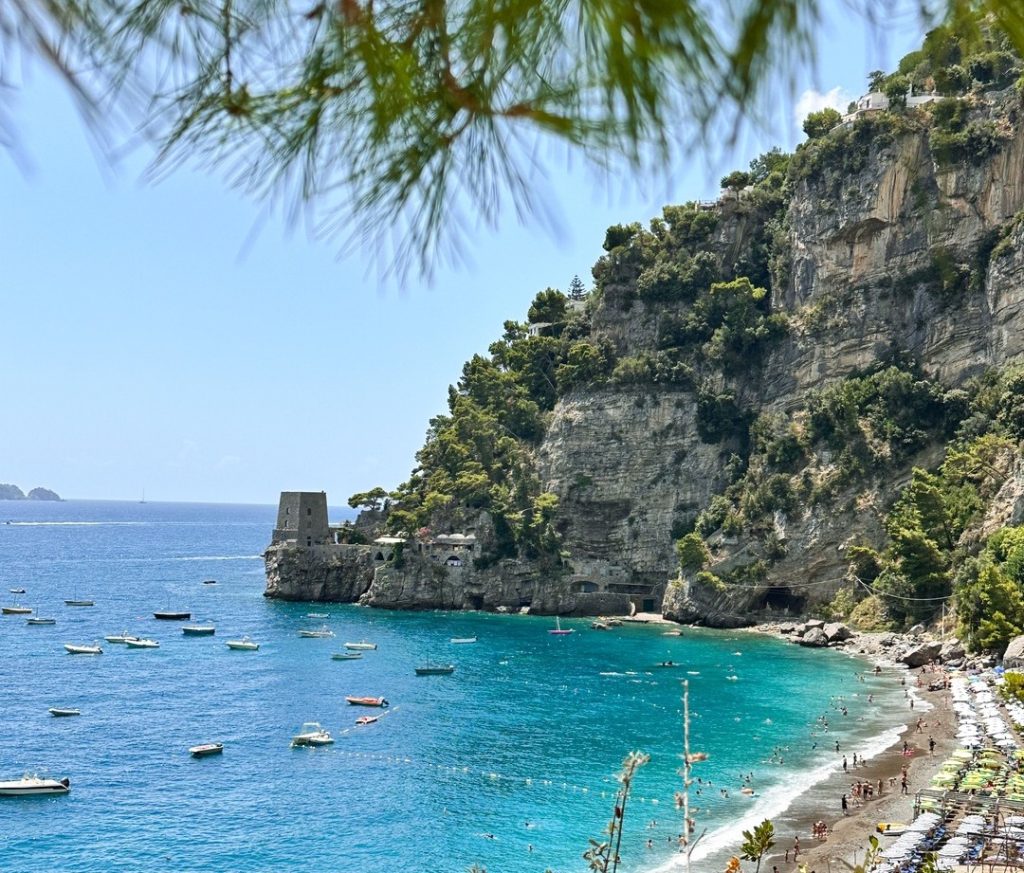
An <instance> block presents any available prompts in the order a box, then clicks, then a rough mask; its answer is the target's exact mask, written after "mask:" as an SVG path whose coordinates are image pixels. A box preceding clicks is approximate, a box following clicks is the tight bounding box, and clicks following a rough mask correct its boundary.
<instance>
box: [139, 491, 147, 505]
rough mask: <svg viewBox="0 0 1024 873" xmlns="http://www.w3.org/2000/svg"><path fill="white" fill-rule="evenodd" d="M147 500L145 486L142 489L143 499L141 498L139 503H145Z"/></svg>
mask: <svg viewBox="0 0 1024 873" xmlns="http://www.w3.org/2000/svg"><path fill="white" fill-rule="evenodd" d="M145 502H146V489H145V488H143V489H142V500H140V501H139V503H145Z"/></svg>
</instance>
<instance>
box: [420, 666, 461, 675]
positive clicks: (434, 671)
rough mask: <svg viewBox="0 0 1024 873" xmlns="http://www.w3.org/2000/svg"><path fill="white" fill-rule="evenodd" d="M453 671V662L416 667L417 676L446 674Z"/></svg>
mask: <svg viewBox="0 0 1024 873" xmlns="http://www.w3.org/2000/svg"><path fill="white" fill-rule="evenodd" d="M454 672H455V665H454V664H437V665H430V664H428V665H427V666H425V667H417V668H416V675H417V676H448V675H450V674H452V673H454Z"/></svg>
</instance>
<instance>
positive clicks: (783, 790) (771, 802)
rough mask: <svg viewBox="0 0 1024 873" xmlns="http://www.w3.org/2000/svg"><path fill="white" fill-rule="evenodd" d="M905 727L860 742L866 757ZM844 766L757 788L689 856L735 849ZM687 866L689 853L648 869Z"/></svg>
mask: <svg viewBox="0 0 1024 873" xmlns="http://www.w3.org/2000/svg"><path fill="white" fill-rule="evenodd" d="M905 729H906V725H905V724H899V725H895V726H893V727H891V728H889V729H887V730H886V731H884V732H883V733H881V734H878V735H877V736H875V737H871V738H869V739H868V740H866V741H865V742H864V743H863V744H858V745H861V746H862V747H863V749H864V752H863V757H864V758H865V759H867V760H870V759H871V758H873V757H875V756H876V755H879V754H881V753H882V752H884V751H885V750H886V749H888V748H890V747H892V746H894V745H896V743H897V742H899V739H900V736H901V735H902V733H903V731H904V730H905ZM842 766H843V764H842V761H841V760H831V761H829V762H828V763H825V764H820V765H818V766H817V767H814V768H813V769H810V770H807V771H804V772H803V773H799V774H798V773H793V774H791V775H790V776H788V777H787V778H786V779H785V781H784V782H783V783H781V784H779V785H773V786H772V787H771V788H768V789H767V790H765V792H764V793H763V794H762V793H760V792H758V795H757V803H755V804H754V806H753V807H751V809H750V810H749V811H748V812H747V813H745V814H744V815H742V816H740V817H739V818H737V819H735V820H734V821H732V822H730V823H729V824H727V825H722V826H721V827H719V828H716V829H715V830H713V831H711V832H710V833H709V834H707V835H706V836H705V837H704V838H703V839H702V840H701V841H700V842H699V843H697V846H696V848H695V849H694V850H693V854H692V855H691V856H690V860H691V862H696V861H701V860H703V859H705V858H708V857H709V856H711V855H714V854H716V853H718V852H723V851H735V850H736V849H737V848H738V847H739V844H740V843H741V842H742V839H743V837H742V834H743V831H745V830H751V829H752V828H754V827H755V826H756V825H759V824H760V823H761V822H762V821H764V820H765V819H771V820H773V821H775V820H776V819H778V818H779V816H781V815H782V814H783V813H784V812H786V811H787V810H788V809H789V808H790V807H791V806H793V804H794V803H795V802H798V801H799V799H800V798H801V797H802V796H803V795H804V794H806V793H807V792H808V791H809V790H810V789H811V788H813V787H814V786H815V785H818V784H819V783H821V782H824V781H825V780H826V779H828V778H829V777H830V776H831V775H832V774H833V773H837V772H838V771H839V770H841V769H842ZM698 824H699V823H698ZM776 824H777V823H776ZM721 866H722V865H719V866H718V867H717V868H716V869H720V868H721ZM685 868H686V857H685V856H684V855H682V854H679V855H675V856H673V857H672V858H670V859H669V860H667V861H664V862H662V863H661V864H659V865H658V866H656V867H654V868H651V870H650V871H649V873H674V871H678V870H683V869H685Z"/></svg>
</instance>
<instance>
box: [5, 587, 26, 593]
mask: <svg viewBox="0 0 1024 873" xmlns="http://www.w3.org/2000/svg"><path fill="white" fill-rule="evenodd" d="M7 590H8V591H10V592H11V594H24V593H25V589H24V588H8V589H7Z"/></svg>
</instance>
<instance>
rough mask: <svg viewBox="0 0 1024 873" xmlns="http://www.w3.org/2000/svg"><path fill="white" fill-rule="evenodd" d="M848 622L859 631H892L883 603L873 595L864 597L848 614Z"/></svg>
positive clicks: (891, 624) (890, 621)
mask: <svg viewBox="0 0 1024 873" xmlns="http://www.w3.org/2000/svg"><path fill="white" fill-rule="evenodd" d="M848 622H849V624H850V626H851V627H853V628H855V629H856V630H860V631H885V630H892V629H893V623H892V620H891V619H890V618H889V615H888V613H887V612H886V609H885V602H884V601H883V600H882V598H881V597H878V596H877V595H875V594H872V595H869V596H868V597H865V598H864V599H863V600H862V601H861V602H860V603H858V604H857V605H856V606H855V607H854V608H853V610H852V611H851V612H850V617H849V619H848Z"/></svg>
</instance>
